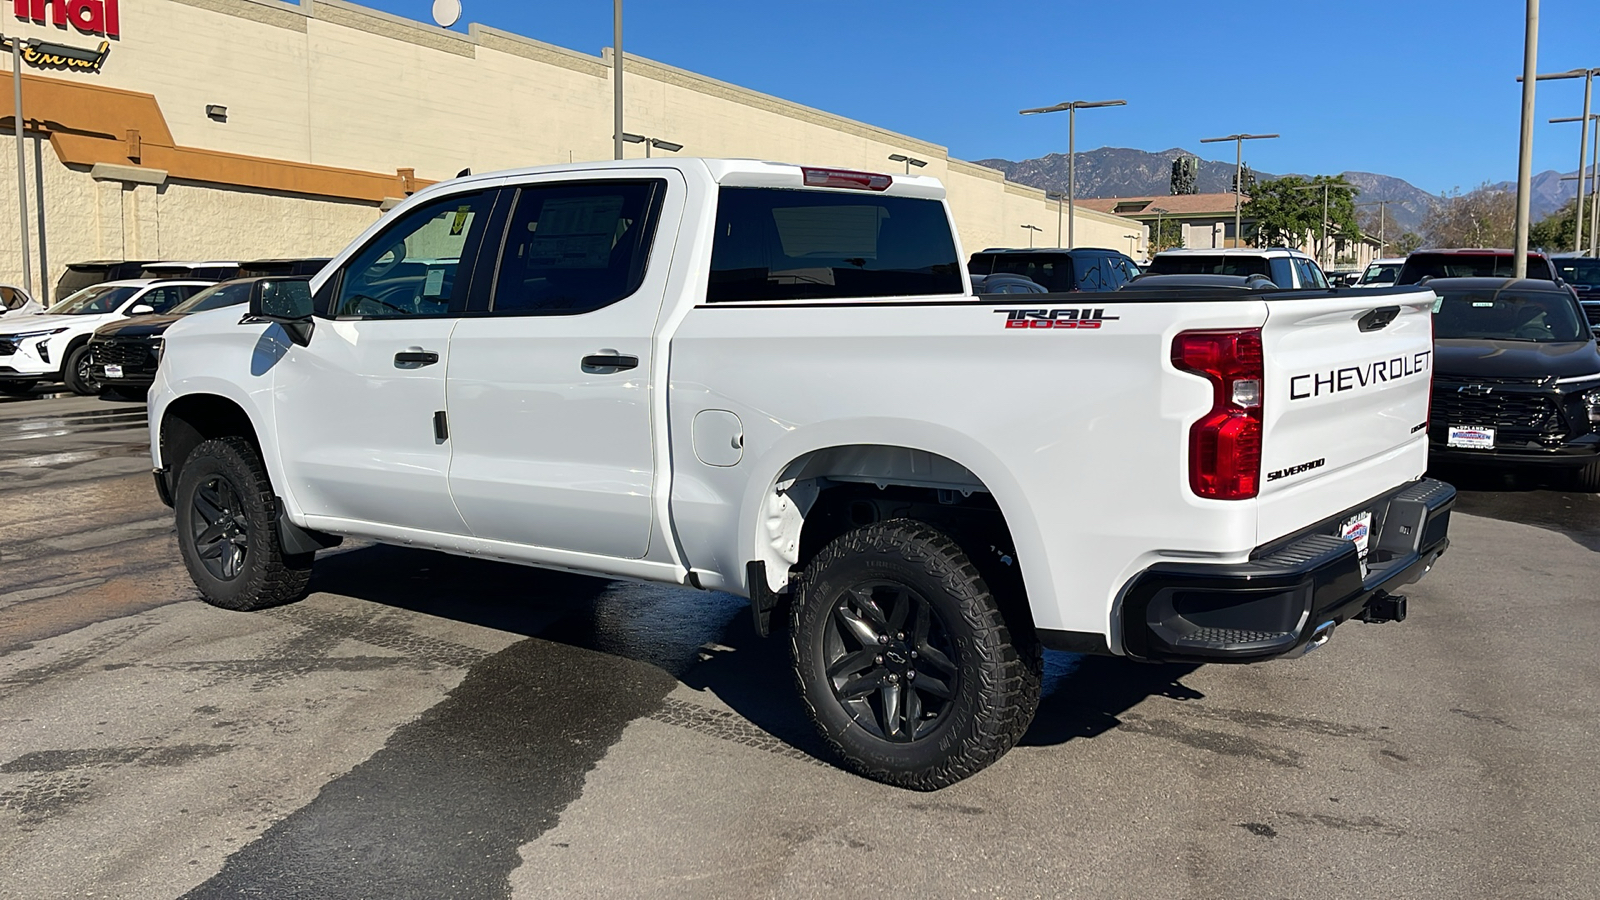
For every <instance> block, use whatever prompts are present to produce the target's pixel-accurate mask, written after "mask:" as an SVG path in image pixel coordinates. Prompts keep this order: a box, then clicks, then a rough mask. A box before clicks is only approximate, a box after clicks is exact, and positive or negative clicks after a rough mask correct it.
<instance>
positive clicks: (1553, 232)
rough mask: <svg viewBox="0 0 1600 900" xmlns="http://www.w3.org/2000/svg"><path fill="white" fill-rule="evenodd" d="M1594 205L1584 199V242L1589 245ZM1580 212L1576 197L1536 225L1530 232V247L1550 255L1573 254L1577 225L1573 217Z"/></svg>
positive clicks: (1589, 200) (1588, 199) (1587, 199)
mask: <svg viewBox="0 0 1600 900" xmlns="http://www.w3.org/2000/svg"><path fill="white" fill-rule="evenodd" d="M1592 204H1593V201H1592V200H1591V199H1590V198H1587V197H1586V198H1584V204H1583V231H1584V235H1583V242H1584V244H1586V245H1587V244H1588V243H1589V215H1590V209H1589V207H1590V206H1591V205H1592ZM1577 212H1578V198H1576V197H1574V198H1572V200H1570V201H1568V203H1567V204H1566V205H1565V206H1563V207H1561V208H1560V209H1558V210H1556V211H1555V212H1553V213H1551V214H1550V215H1548V216H1545V217H1544V218H1543V219H1540V220H1539V221H1538V222H1536V223H1534V226H1533V228H1532V229H1531V230H1529V232H1528V246H1530V247H1533V248H1535V249H1537V250H1544V251H1546V252H1548V253H1571V252H1572V239H1573V237H1575V235H1576V232H1575V230H1574V229H1575V228H1576V227H1577V226H1576V223H1575V222H1573V216H1574V215H1576V214H1577Z"/></svg>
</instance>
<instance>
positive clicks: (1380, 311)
mask: <svg viewBox="0 0 1600 900" xmlns="http://www.w3.org/2000/svg"><path fill="white" fill-rule="evenodd" d="M1399 315H1400V307H1398V306H1380V307H1378V308H1377V309H1374V310H1372V311H1371V312H1369V313H1367V314H1366V315H1364V316H1362V317H1361V318H1360V320H1358V321H1357V322H1356V327H1357V328H1360V329H1361V332H1362V333H1363V334H1365V333H1368V332H1372V331H1382V330H1383V329H1385V328H1387V327H1388V326H1389V323H1390V322H1393V321H1394V320H1395V318H1396V317H1397V316H1399Z"/></svg>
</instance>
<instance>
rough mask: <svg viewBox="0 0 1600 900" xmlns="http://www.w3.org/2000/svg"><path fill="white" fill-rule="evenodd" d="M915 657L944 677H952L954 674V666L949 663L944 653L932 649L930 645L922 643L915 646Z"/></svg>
mask: <svg viewBox="0 0 1600 900" xmlns="http://www.w3.org/2000/svg"><path fill="white" fill-rule="evenodd" d="M917 655H918V656H920V657H921V658H922V661H923V662H925V663H927V664H928V665H930V666H933V667H934V668H935V669H938V670H939V671H941V672H943V673H945V674H946V675H954V674H955V673H956V664H955V663H953V662H951V661H950V657H948V656H945V655H944V653H942V652H941V651H939V650H938V649H936V648H934V647H933V646H932V645H931V644H928V643H926V642H924V643H922V644H919V645H917Z"/></svg>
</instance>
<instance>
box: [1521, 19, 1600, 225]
mask: <svg viewBox="0 0 1600 900" xmlns="http://www.w3.org/2000/svg"><path fill="white" fill-rule="evenodd" d="M1538 15H1539V12H1538V2H1537V0H1534V2H1533V3H1532V4H1531V5H1530V9H1529V16H1530V17H1531V21H1532V22H1534V23H1537V21H1538ZM1535 37H1537V35H1535ZM1532 46H1533V44H1531V43H1530V44H1529V47H1530V48H1531V47H1532ZM1530 52H1531V51H1530ZM1529 68H1532V66H1529ZM1596 75H1600V69H1572V70H1570V71H1567V72H1548V73H1546V74H1544V75H1535V76H1533V80H1534V81H1562V80H1564V79H1568V78H1582V79H1583V115H1582V116H1581V117H1579V118H1568V119H1551V120H1550V121H1551V122H1585V123H1587V122H1588V121H1589V101H1590V98H1591V97H1592V96H1593V95H1594V77H1595V76H1596ZM1524 77H1526V76H1524ZM1517 80H1518V81H1521V80H1522V78H1518V79H1517ZM1524 93H1525V94H1526V93H1527V92H1526V91H1524ZM1524 99H1525V100H1526V97H1525V98H1524ZM1527 112H1528V115H1532V114H1533V111H1532V110H1531V109H1530V110H1528V111H1527ZM1588 143H1589V128H1588V125H1584V126H1583V127H1580V128H1579V129H1578V210H1577V212H1576V213H1575V214H1574V225H1575V227H1574V229H1573V240H1574V241H1575V242H1576V243H1575V244H1574V245H1573V248H1572V252H1574V253H1579V252H1582V250H1583V185H1584V177H1583V167H1584V165H1585V162H1584V160H1585V158H1586V157H1587V156H1588V155H1589V147H1588Z"/></svg>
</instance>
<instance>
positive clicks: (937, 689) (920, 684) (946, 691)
mask: <svg viewBox="0 0 1600 900" xmlns="http://www.w3.org/2000/svg"><path fill="white" fill-rule="evenodd" d="M916 688H917V690H919V691H923V692H925V693H928V694H932V695H933V696H935V697H938V698H939V699H940V700H949V699H951V698H952V697H954V696H955V694H954V693H953V692H952V691H951V690H950V685H949V684H947V683H945V682H944V681H942V680H941V679H939V678H936V677H934V676H932V675H923V674H921V673H918V674H917V680H916Z"/></svg>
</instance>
